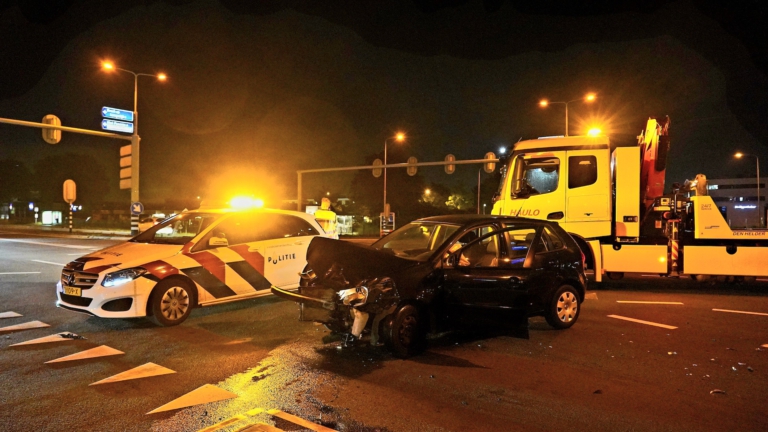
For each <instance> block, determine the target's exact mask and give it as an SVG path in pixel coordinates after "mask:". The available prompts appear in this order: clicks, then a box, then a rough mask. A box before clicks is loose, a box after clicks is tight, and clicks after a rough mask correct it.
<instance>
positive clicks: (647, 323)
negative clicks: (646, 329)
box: [608, 315, 677, 330]
mask: <svg viewBox="0 0 768 432" xmlns="http://www.w3.org/2000/svg"><path fill="white" fill-rule="evenodd" d="M608 318H616V319H620V320H624V321H631V322H634V323H638V324H645V325H650V326H655V327H661V328H665V329H669V330H674V329H676V328H677V327H675V326H671V325H666V324H659V323H655V322H651V321H643V320H639V319H635V318H629V317H625V316H621V315H608Z"/></svg>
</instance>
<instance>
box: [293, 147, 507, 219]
mask: <svg viewBox="0 0 768 432" xmlns="http://www.w3.org/2000/svg"><path fill="white" fill-rule="evenodd" d="M498 162H499V159H468V160H454V161H440V162H418V163H415V164H409V163H407V162H406V163H396V164H389V165H358V166H351V167H340V168H317V169H308V170H298V171H296V174H297V176H298V184H297V191H296V201H297V202H296V210H297V211H301V210H302V209H301V204H302V198H301V194H302V191H301V181H302V176H303V175H304V174H307V173H319V172H336V171H359V170H376V169H382V168H408V167H420V166H445V165H468V164H478V163H481V164H486V163H498Z"/></svg>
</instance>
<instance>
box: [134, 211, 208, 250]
mask: <svg viewBox="0 0 768 432" xmlns="http://www.w3.org/2000/svg"><path fill="white" fill-rule="evenodd" d="M221 216H223V215H221V214H210V213H187V214H180V215H176V216H172V217H170V218H168V219H166V220H164V221H162V222H160V223H159V224H157V225H155V226H153V227H152V228H150V229H148V230H146V231H144V232H143V233H141V234H139V235H137V236H136V237H134V238H132V239H131V240H129V241H132V242H136V243H153V244H173V245H184V244H186V243H187V242H189V241H190V240H192V239H193V238H195V237H196V236H197V235H198V234H199V233H200V232H201V231H203V230H204V229H206V228H208V226H209V225H211V223H213V221H215V220H216V219H218V218H219V217H221Z"/></svg>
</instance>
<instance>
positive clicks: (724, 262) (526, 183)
mask: <svg viewBox="0 0 768 432" xmlns="http://www.w3.org/2000/svg"><path fill="white" fill-rule="evenodd" d="M669 146H670V140H669V118H668V117H667V118H666V119H664V120H663V121H658V120H657V119H655V118H651V119H649V120H648V122H647V125H646V128H645V130H644V131H643V132H641V134H640V136H639V137H638V143H637V145H632V146H617V145H615V144H613V143H612V142H611V141H610V139H609V138H608V137H607V136H604V135H598V136H573V137H551V138H540V139H536V140H527V141H521V142H518V143H517V144H516V145H515V148H514V151H513V152H512V153H511V155H510V156H509V158H508V160H506V161H505V162H504V163H503V164H502V168H501V169H502V180H501V184H500V185H499V190H498V192H497V193H496V195H495V197H494V205H493V214H498V215H511V216H522V217H529V218H534V219H547V220H554V221H557V222H558V223H559V224H560V225H561V226H562V227H563V228H564V229H565V230H566V231H567V232H568V233H570V234H571V236H572V237H573V238H574V240H576V242H577V243H578V244H579V246H580V247H581V249H582V251H583V252H584V254H585V256H586V258H587V263H588V265H589V267H590V268H592V269H594V270H595V280H596V281H597V282H600V281H602V280H603V277H604V276H605V277H608V278H610V279H620V278H621V277H623V275H624V273H625V272H642V273H655V274H661V275H672V276H678V275H684V274H685V275H690V276H691V277H693V278H695V279H697V280H706V279H708V278H710V277H717V278H718V279H721V280H729V279H730V280H750V279H754V278H755V277H760V276H763V277H764V276H768V265H766V263H768V247H767V246H768V230H763V229H735V230H732V229H731V228H730V227H729V226H728V223H727V222H726V220H725V218H724V217H723V216H722V214H721V213H720V211H719V209H718V207H717V205H715V203H714V201H713V200H712V197H710V196H708V195H707V187H706V177H705V176H704V175H698V176H697V177H696V179H695V180H694V181H691V182H688V181H686V182H685V183H684V184H683V185H680V184H678V183H675V184H674V186H673V188H672V189H673V192H672V193H671V194H666V195H665V194H664V181H665V174H666V161H667V154H668V152H669Z"/></svg>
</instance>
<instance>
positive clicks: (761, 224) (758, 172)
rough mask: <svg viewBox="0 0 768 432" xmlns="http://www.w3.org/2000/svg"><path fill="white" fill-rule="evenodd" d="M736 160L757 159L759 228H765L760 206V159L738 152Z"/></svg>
mask: <svg viewBox="0 0 768 432" xmlns="http://www.w3.org/2000/svg"><path fill="white" fill-rule="evenodd" d="M733 156H734V157H735V158H736V159H741V158H742V157H744V156H752V157H754V158H755V164H757V226H758V227H762V226H763V211H762V208H761V207H762V206H761V204H760V159H759V158H758V157H757V155H753V154H747V153H741V152H737V153H736V154H735V155H733Z"/></svg>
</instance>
